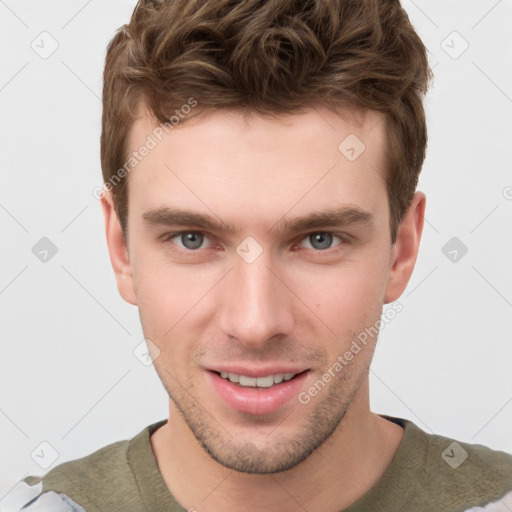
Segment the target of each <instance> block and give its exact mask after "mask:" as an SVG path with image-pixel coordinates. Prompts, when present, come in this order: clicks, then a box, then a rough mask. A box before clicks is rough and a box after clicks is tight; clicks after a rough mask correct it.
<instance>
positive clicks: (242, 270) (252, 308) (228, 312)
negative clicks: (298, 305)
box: [218, 252, 293, 349]
mask: <svg viewBox="0 0 512 512" xmlns="http://www.w3.org/2000/svg"><path fill="white" fill-rule="evenodd" d="M280 273H281V274H282V272H280V271H279V269H278V268H277V267H276V265H272V261H271V258H269V257H267V256H266V254H265V252H263V254H261V255H260V257H259V258H258V259H257V260H256V261H253V262H252V263H248V262H246V261H244V260H243V259H242V258H240V257H238V256H235V259H234V268H233V270H232V271H231V272H230V273H229V274H228V276H227V279H226V280H225V282H224V283H223V287H222V292H221V297H218V298H219V301H220V303H219V307H220V328H221V330H222V332H223V333H224V334H225V335H228V336H230V337H232V338H236V339H237V340H238V341H239V342H240V343H242V344H244V345H246V346H248V347H251V348H254V349H258V348H261V347H263V346H264V345H265V344H266V343H267V342H268V341H269V340H271V339H272V338H274V337H276V336H284V335H286V336H289V335H290V333H291V331H292V328H293V294H292V293H291V292H290V290H289V289H288V288H287V286H286V285H285V284H284V283H285V282H286V279H285V278H284V276H282V275H280Z"/></svg>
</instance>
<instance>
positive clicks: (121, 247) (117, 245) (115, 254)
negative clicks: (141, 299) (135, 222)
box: [101, 191, 137, 306]
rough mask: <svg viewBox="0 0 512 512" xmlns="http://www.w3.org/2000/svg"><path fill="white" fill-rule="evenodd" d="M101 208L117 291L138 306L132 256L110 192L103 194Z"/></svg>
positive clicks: (127, 300)
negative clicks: (131, 262) (131, 261)
mask: <svg viewBox="0 0 512 512" xmlns="http://www.w3.org/2000/svg"><path fill="white" fill-rule="evenodd" d="M101 208H102V209H103V216H104V218H105V233H106V235H107V245H108V252H109V254H110V262H111V263H112V268H113V269H114V274H115V276H116V281H117V289H118V290H119V294H120V295H121V297H122V298H123V299H124V300H125V301H126V302H128V303H130V304H133V305H134V306H136V305H137V300H136V297H135V288H134V286H133V273H132V268H131V264H130V255H129V252H128V247H127V246H126V242H125V239H124V237H123V231H122V229H121V224H120V223H119V219H118V218H117V213H116V210H115V208H114V200H113V197H112V193H111V192H110V191H108V192H105V191H104V193H103V194H102V197H101Z"/></svg>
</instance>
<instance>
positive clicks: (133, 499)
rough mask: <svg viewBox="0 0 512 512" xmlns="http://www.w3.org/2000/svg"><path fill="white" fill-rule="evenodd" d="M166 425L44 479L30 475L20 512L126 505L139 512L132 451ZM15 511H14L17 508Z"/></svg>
mask: <svg viewBox="0 0 512 512" xmlns="http://www.w3.org/2000/svg"><path fill="white" fill-rule="evenodd" d="M161 423H162V422H158V423H157V424H154V425H150V426H148V427H146V428H145V429H144V430H142V431H141V432H140V433H139V434H138V435H137V436H135V437H134V438H133V439H131V440H123V441H117V442H115V443H112V444H109V445H107V446H104V447H102V448H100V449H98V450H96V451H95V452H93V453H91V454H89V455H87V456H85V457H82V458H79V459H75V460H71V461H68V462H64V463H62V464H59V465H58V466H56V467H55V468H53V469H52V470H51V471H49V472H48V473H47V474H46V475H44V476H42V477H36V476H29V477H27V478H25V479H24V480H23V481H22V482H20V484H21V485H24V486H25V497H26V499H25V500H24V502H23V504H22V505H21V506H20V507H18V508H17V509H16V512H18V510H19V511H20V512H25V511H26V512H46V511H52V512H53V511H56V512H57V511H58V512H71V511H74V512H85V511H87V512H101V511H104V510H106V509H109V507H112V506H115V505H119V504H125V505H126V507H127V509H129V510H133V511H136V510H139V504H140V496H139V493H138V486H137V482H136V481H135V476H134V474H133V472H132V468H131V465H130V460H129V451H130V450H131V449H132V447H133V443H134V441H135V440H139V439H144V438H145V437H148V436H149V432H150V431H151V430H153V429H154V428H156V427H157V426H159V425H160V424H161ZM13 512H14V509H13Z"/></svg>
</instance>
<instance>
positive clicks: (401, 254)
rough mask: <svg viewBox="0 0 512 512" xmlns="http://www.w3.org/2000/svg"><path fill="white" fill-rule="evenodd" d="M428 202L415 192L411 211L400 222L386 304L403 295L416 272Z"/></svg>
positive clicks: (419, 193) (393, 252)
mask: <svg viewBox="0 0 512 512" xmlns="http://www.w3.org/2000/svg"><path fill="white" fill-rule="evenodd" d="M426 202H427V200H426V197H425V194H424V193H423V192H415V194H414V196H413V198H412V201H411V204H410V206H409V209H408V210H407V212H406V214H405V215H404V217H403V218H402V221H401V222H400V226H399V228H398V234H397V239H396V242H395V243H394V245H393V250H392V258H391V270H390V273H389V278H388V285H387V289H386V295H385V298H384V304H388V303H389V302H393V301H394V300H396V299H398V298H399V297H400V295H402V293H403V292H404V290H405V288H406V286H407V283H408V282H409V279H410V277H411V274H412V271H413V270H414V265H415V264H416V257H417V256H418V250H419V247H420V239H421V233H422V232H423V224H424V219H425V205H426Z"/></svg>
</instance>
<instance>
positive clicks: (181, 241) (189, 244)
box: [169, 231, 206, 251]
mask: <svg viewBox="0 0 512 512" xmlns="http://www.w3.org/2000/svg"><path fill="white" fill-rule="evenodd" d="M174 239H177V241H178V244H177V245H179V246H181V247H183V248H184V249H189V250H191V251H193V250H195V249H200V248H201V246H202V245H203V242H205V240H206V237H205V236H204V235H203V234H202V233H198V232H196V231H184V232H182V233H177V234H176V235H174V236H171V237H169V240H171V241H174ZM174 243H176V242H174Z"/></svg>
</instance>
